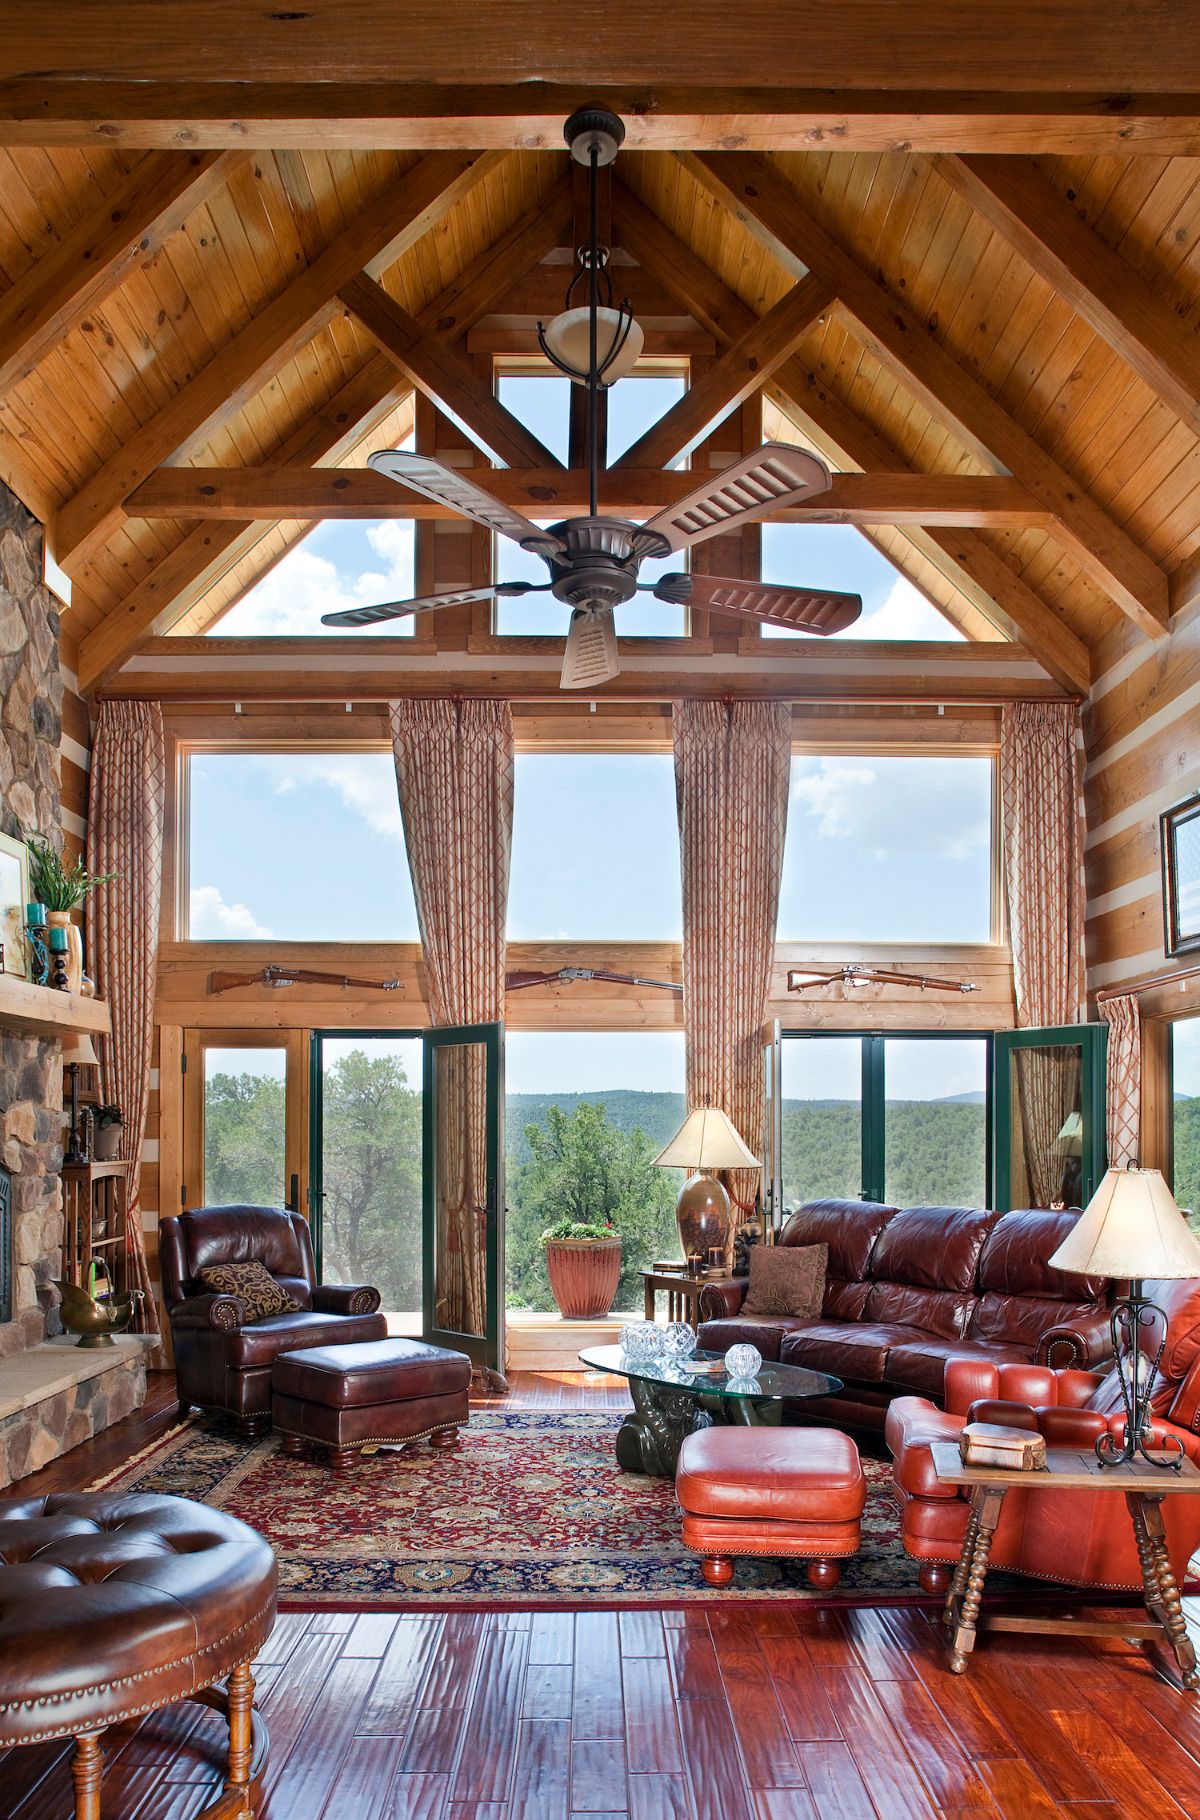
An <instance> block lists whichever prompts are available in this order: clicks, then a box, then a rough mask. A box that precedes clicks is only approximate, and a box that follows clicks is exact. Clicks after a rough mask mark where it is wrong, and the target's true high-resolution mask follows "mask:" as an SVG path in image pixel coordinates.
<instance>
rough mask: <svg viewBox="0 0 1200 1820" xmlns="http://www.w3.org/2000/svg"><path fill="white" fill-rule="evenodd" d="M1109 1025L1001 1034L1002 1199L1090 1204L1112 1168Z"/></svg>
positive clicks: (1015, 1203)
mask: <svg viewBox="0 0 1200 1820" xmlns="http://www.w3.org/2000/svg"><path fill="white" fill-rule="evenodd" d="M1106 1037H1107V1027H1106V1026H1105V1025H1102V1024H1079V1025H1071V1026H1066V1027H1064V1028H1061V1029H1057V1030H1005V1031H1002V1032H1000V1033H999V1034H998V1035H997V1037H996V1041H995V1092H994V1096H993V1104H994V1111H995V1138H994V1146H995V1157H996V1206H997V1207H998V1208H1000V1210H1001V1211H1002V1212H1005V1211H1007V1210H1008V1209H1009V1208H1010V1207H1086V1206H1087V1204H1088V1202H1089V1200H1090V1199H1091V1197H1092V1195H1093V1194H1094V1192H1095V1190H1096V1186H1097V1184H1098V1182H1099V1180H1100V1177H1101V1175H1102V1174H1103V1171H1104V1153H1105V1134H1104V1056H1105V1045H1106Z"/></svg>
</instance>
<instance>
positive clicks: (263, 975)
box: [208, 963, 404, 993]
mask: <svg viewBox="0 0 1200 1820" xmlns="http://www.w3.org/2000/svg"><path fill="white" fill-rule="evenodd" d="M238 986H272V987H282V986H340V987H341V988H342V990H343V992H348V991H349V990H350V988H351V987H352V986H356V987H359V988H360V989H361V990H362V991H365V992H402V991H403V990H404V985H403V982H402V981H401V980H368V979H361V978H359V977H358V976H357V975H355V974H353V973H317V972H314V970H313V969H312V968H311V967H281V966H278V965H276V964H275V963H272V964H271V965H269V966H266V967H260V968H259V970H258V972H257V973H210V974H209V976H208V989H209V991H210V992H212V993H217V992H233V991H235V990H236V988H237V987H238Z"/></svg>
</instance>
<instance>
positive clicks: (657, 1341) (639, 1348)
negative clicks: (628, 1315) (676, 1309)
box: [621, 1321, 662, 1364]
mask: <svg viewBox="0 0 1200 1820" xmlns="http://www.w3.org/2000/svg"><path fill="white" fill-rule="evenodd" d="M621 1351H622V1352H623V1353H624V1354H625V1357H626V1358H627V1359H629V1360H630V1361H631V1362H632V1363H634V1364H639V1363H640V1364H645V1362H646V1361H647V1360H648V1359H656V1358H657V1357H658V1355H659V1353H660V1352H661V1351H662V1328H661V1327H657V1326H656V1325H655V1323H654V1322H653V1321H626V1323H625V1325H624V1327H622V1329H621Z"/></svg>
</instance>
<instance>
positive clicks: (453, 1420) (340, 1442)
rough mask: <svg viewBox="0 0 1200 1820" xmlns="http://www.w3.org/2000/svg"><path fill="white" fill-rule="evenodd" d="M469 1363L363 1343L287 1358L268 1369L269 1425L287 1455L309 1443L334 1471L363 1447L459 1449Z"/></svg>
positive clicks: (406, 1346) (404, 1346)
mask: <svg viewBox="0 0 1200 1820" xmlns="http://www.w3.org/2000/svg"><path fill="white" fill-rule="evenodd" d="M470 1385H471V1361H470V1359H468V1357H467V1356H466V1354H465V1353H462V1352H448V1351H447V1350H446V1348H445V1347H442V1346H426V1345H425V1343H424V1341H423V1340H400V1339H387V1340H364V1341H362V1342H360V1343H359V1344H358V1345H354V1346H312V1347H309V1348H308V1349H307V1350H306V1351H303V1352H284V1353H281V1354H280V1356H279V1357H278V1358H277V1359H276V1361H275V1363H274V1365H273V1367H272V1369H271V1392H272V1395H271V1421H272V1423H273V1425H274V1426H275V1427H276V1428H277V1429H278V1430H279V1432H280V1433H281V1434H282V1436H283V1451H284V1453H293V1454H294V1453H300V1452H302V1450H303V1448H304V1445H305V1443H306V1442H308V1441H316V1442H318V1443H320V1445H321V1446H323V1447H327V1448H328V1449H329V1463H330V1465H331V1466H333V1467H334V1468H335V1469H336V1470H337V1471H339V1472H341V1471H345V1469H346V1468H347V1467H348V1466H351V1465H353V1463H354V1456H355V1455H356V1454H357V1453H358V1452H359V1451H360V1450H361V1449H362V1448H364V1447H373V1446H375V1445H376V1444H378V1443H383V1444H387V1443H394V1442H397V1441H418V1440H420V1439H421V1438H422V1437H423V1436H425V1435H428V1436H429V1438H430V1440H431V1441H432V1443H433V1445H434V1446H435V1447H457V1446H458V1430H459V1428H460V1427H461V1426H463V1425H464V1424H465V1423H466V1422H467V1421H469V1419H470V1409H469V1407H468V1403H467V1393H468V1391H469V1389H470Z"/></svg>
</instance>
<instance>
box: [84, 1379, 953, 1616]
mask: <svg viewBox="0 0 1200 1820" xmlns="http://www.w3.org/2000/svg"><path fill="white" fill-rule="evenodd" d="M619 1425H620V1416H619V1415H616V1414H611V1413H608V1412H600V1411H596V1412H589V1411H586V1410H582V1411H574V1412H571V1413H566V1412H562V1413H550V1412H547V1413H537V1412H533V1411H529V1412H519V1411H513V1412H511V1413H504V1412H497V1411H495V1410H493V1409H480V1410H472V1412H471V1421H470V1426H469V1427H468V1428H466V1429H464V1430H463V1439H462V1445H461V1447H459V1448H458V1449H456V1450H454V1451H452V1452H447V1453H438V1452H435V1451H434V1449H432V1448H431V1447H430V1446H429V1445H428V1444H427V1443H424V1442H422V1443H418V1444H417V1445H416V1446H414V1447H413V1448H412V1450H411V1451H409V1452H400V1451H398V1450H392V1451H384V1450H380V1451H379V1452H377V1453H374V1454H366V1455H364V1456H362V1457H361V1458H360V1460H359V1461H358V1463H357V1465H356V1466H355V1467H354V1468H352V1469H351V1470H350V1471H349V1472H344V1473H333V1472H331V1471H330V1470H329V1468H328V1467H327V1466H326V1465H325V1464H324V1461H323V1459H322V1457H321V1456H320V1455H313V1456H305V1457H301V1458H293V1457H288V1456H285V1455H283V1454H282V1453H281V1452H280V1451H279V1443H278V1440H277V1439H276V1438H275V1437H273V1436H271V1437H268V1438H267V1439H266V1440H263V1441H259V1442H247V1441H244V1440H242V1439H240V1438H239V1437H238V1436H237V1435H236V1434H235V1432H234V1431H233V1429H232V1427H228V1426H226V1425H224V1424H223V1423H222V1422H220V1421H219V1419H218V1418H214V1417H193V1418H192V1419H191V1420H190V1421H189V1422H186V1423H183V1424H181V1425H180V1426H179V1427H177V1428H175V1429H172V1430H171V1431H170V1432H169V1433H168V1434H167V1435H166V1436H164V1437H163V1439H161V1440H160V1441H159V1442H157V1443H155V1444H154V1445H153V1446H152V1447H150V1448H147V1449H146V1450H145V1452H144V1453H142V1454H141V1455H139V1456H138V1457H137V1458H136V1459H134V1460H132V1461H129V1462H127V1463H126V1465H125V1466H123V1467H122V1468H121V1469H120V1470H119V1471H117V1472H116V1473H113V1474H111V1475H110V1476H109V1477H108V1478H107V1479H105V1480H103V1481H101V1482H100V1484H98V1485H95V1486H93V1487H91V1489H92V1490H99V1489H101V1486H103V1488H104V1489H106V1490H109V1491H127V1492H132V1491H137V1492H152V1493H153V1492H158V1493H171V1494H174V1495H177V1496H181V1497H187V1498H196V1499H199V1500H200V1501H201V1502H202V1503H205V1504H211V1505H213V1506H214V1507H215V1508H217V1509H219V1510H224V1511H228V1512H229V1513H230V1515H232V1516H235V1517H241V1518H242V1519H243V1520H244V1521H245V1522H247V1523H249V1524H250V1525H251V1526H252V1527H253V1528H254V1529H257V1530H258V1531H259V1532H260V1533H261V1534H262V1535H264V1536H265V1537H266V1538H267V1540H268V1541H269V1542H270V1543H271V1545H272V1547H273V1548H274V1549H275V1551H276V1554H277V1555H278V1558H279V1589H280V1602H281V1604H282V1605H283V1606H284V1607H285V1608H287V1607H290V1608H291V1609H292V1610H304V1609H315V1608H338V1607H344V1608H346V1609H350V1610H355V1611H362V1610H378V1611H398V1610H406V1611H413V1610H424V1609H434V1608H436V1607H439V1606H451V1605H452V1606H454V1607H455V1608H457V1609H458V1610H464V1609H469V1608H470V1607H472V1606H478V1607H485V1608H494V1607H496V1606H505V1605H521V1606H530V1605H543V1606H577V1605H581V1604H597V1605H604V1606H607V1607H609V1608H614V1607H615V1608H617V1609H621V1608H623V1607H630V1608H632V1607H636V1606H639V1605H679V1604H689V1603H692V1602H696V1603H701V1602H705V1603H712V1602H714V1601H718V1602H719V1601H720V1600H721V1599H722V1597H723V1595H722V1594H720V1593H714V1592H713V1590H712V1588H711V1587H709V1586H707V1585H706V1584H705V1582H704V1580H703V1578H702V1577H701V1573H700V1564H699V1560H698V1558H697V1557H696V1556H695V1555H693V1554H692V1553H691V1552H690V1551H689V1550H688V1549H685V1548H684V1547H683V1545H682V1543H681V1542H680V1540H679V1512H678V1508H677V1506H676V1503H675V1490H674V1485H673V1483H672V1482H671V1481H670V1480H669V1479H648V1478H644V1477H643V1476H642V1475H641V1474H637V1473H627V1472H623V1471H622V1470H621V1468H620V1467H619V1466H618V1465H617V1462H616V1457H615V1454H614V1451H613V1448H614V1439H615V1436H616V1432H617V1428H618V1427H619ZM863 1469H864V1471H865V1472H866V1474H867V1479H868V1486H869V1491H868V1498H867V1507H866V1511H865V1513H864V1517H863V1537H862V1550H861V1553H860V1554H859V1555H858V1556H856V1557H855V1558H854V1559H853V1560H850V1561H847V1562H846V1563H845V1564H844V1571H843V1576H842V1580H841V1583H840V1585H839V1586H838V1587H837V1588H835V1589H834V1590H833V1591H832V1592H829V1591H824V1592H820V1593H817V1592H814V1591H813V1589H812V1588H811V1587H810V1586H809V1585H808V1582H807V1581H806V1580H805V1578H804V1564H803V1562H787V1561H771V1560H764V1559H762V1558H756V1559H744V1560H739V1561H738V1563H737V1572H736V1576H735V1579H734V1583H733V1587H732V1588H731V1589H730V1594H729V1595H728V1596H731V1597H734V1598H737V1599H751V1600H777V1599H789V1600H795V1599H801V1600H807V1601H810V1602H814V1603H830V1602H834V1603H836V1602H838V1601H839V1600H850V1601H853V1600H856V1599H857V1600H862V1601H870V1602H871V1603H873V1604H878V1603H880V1602H885V1601H887V1600H888V1599H889V1598H894V1599H902V1600H904V1601H905V1602H907V1601H909V1600H911V1599H920V1598H921V1597H922V1595H921V1594H920V1592H919V1590H918V1587H917V1568H916V1563H915V1562H913V1561H910V1560H909V1559H908V1557H907V1556H906V1555H905V1553H904V1551H903V1549H902V1547H901V1545H900V1519H899V1513H898V1512H897V1509H896V1506H895V1504H894V1503H893V1500H892V1496H891V1492H890V1489H889V1487H890V1482H891V1469H890V1466H889V1465H888V1464H886V1463H885V1462H883V1461H879V1460H870V1459H864V1460H863Z"/></svg>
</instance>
